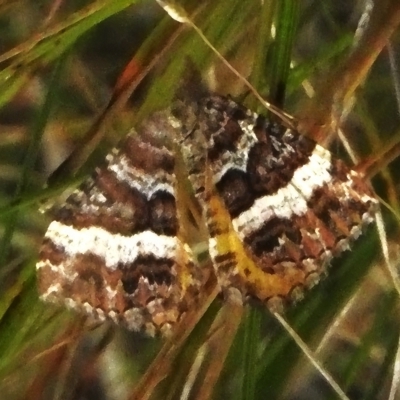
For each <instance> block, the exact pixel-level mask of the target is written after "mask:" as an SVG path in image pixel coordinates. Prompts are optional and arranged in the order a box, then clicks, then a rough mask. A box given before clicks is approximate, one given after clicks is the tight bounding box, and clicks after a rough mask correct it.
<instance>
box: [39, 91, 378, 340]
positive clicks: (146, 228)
mask: <svg viewBox="0 0 400 400" xmlns="http://www.w3.org/2000/svg"><path fill="white" fill-rule="evenodd" d="M139 133H140V136H132V135H130V136H128V137H127V139H126V140H125V141H124V142H123V144H122V146H121V147H119V148H118V149H115V150H114V151H112V152H111V153H110V154H109V155H108V157H107V163H106V165H105V166H104V167H101V168H98V169H97V170H96V171H95V173H94V175H93V176H92V178H90V179H89V180H87V181H86V182H85V183H84V184H83V185H82V186H81V187H80V188H79V189H78V190H77V191H75V192H74V193H73V194H72V195H71V196H70V197H69V198H68V199H67V202H66V203H65V204H64V205H63V206H62V207H60V208H59V209H58V210H56V212H55V220H54V221H53V222H52V223H51V224H50V226H49V229H48V231H47V233H46V235H45V238H44V242H43V246H42V249H41V253H40V261H39V262H38V264H37V269H38V280H39V288H40V292H41V294H42V298H43V299H45V300H49V301H54V302H64V303H65V304H67V305H68V306H69V307H72V308H76V309H81V310H83V311H85V312H87V313H88V314H91V315H93V316H95V317H96V318H98V319H100V320H104V319H105V318H111V319H112V320H114V321H115V322H117V323H122V324H124V325H126V326H127V327H128V328H130V329H133V330H144V331H146V332H147V333H149V334H151V335H154V334H155V333H157V332H160V331H161V332H164V333H167V332H169V331H170V328H171V327H172V326H173V325H174V324H175V323H176V322H177V321H179V320H180V318H181V316H182V315H183V314H184V313H185V312H186V311H187V310H188V309H190V307H191V305H192V304H193V302H194V301H195V299H196V298H198V297H199V294H200V292H201V289H202V287H203V285H204V280H205V277H206V276H207V274H208V273H209V272H210V271H202V270H201V269H200V268H199V267H198V266H197V264H196V263H195V261H194V259H193V256H192V253H191V250H190V248H189V247H188V245H187V242H188V241H190V242H192V239H191V238H187V239H188V240H186V239H185V238H183V236H184V235H183V234H182V229H181V227H180V221H181V220H182V218H180V215H182V213H181V211H179V207H177V197H176V193H177V191H178V190H177V188H178V187H181V186H180V185H177V178H176V174H175V172H177V171H179V172H180V174H181V172H182V171H180V169H179V168H178V169H176V167H175V161H176V159H175V155H174V151H176V150H174V149H173V147H176V149H178V151H179V152H180V158H179V160H181V159H182V160H183V162H184V165H185V166H186V169H187V175H188V178H189V180H190V182H191V184H192V186H193V191H194V194H195V196H196V197H197V199H198V200H199V204H200V205H201V206H202V207H203V210H204V215H205V216H206V219H207V225H208V231H209V236H210V240H209V252H210V256H211V258H212V259H213V262H214V266H215V274H216V276H217V279H218V282H219V285H220V287H221V289H222V290H224V289H227V288H232V287H234V288H237V289H238V290H239V291H240V292H241V293H242V295H243V298H247V297H252V298H256V299H259V300H260V301H261V302H263V303H264V304H266V305H268V306H269V307H271V308H275V309H276V308H277V307H278V308H280V307H281V306H282V305H284V304H285V303H288V302H290V301H291V300H297V299H298V298H299V297H300V296H301V295H302V293H303V289H304V288H308V287H311V286H313V285H314V284H315V283H317V282H318V280H319V278H320V276H321V275H324V273H325V268H326V266H327V265H328V264H329V261H330V260H331V258H332V257H334V256H336V255H338V254H340V253H341V252H342V251H344V250H346V249H347V248H348V247H349V244H350V243H351V242H352V241H353V240H355V239H357V237H358V236H359V235H360V234H361V232H362V229H363V227H364V225H366V224H367V223H369V222H371V221H372V219H373V214H374V211H375V209H376V208H377V201H376V199H375V198H374V197H373V195H372V193H371V191H370V189H369V187H368V186H367V185H366V184H365V183H364V182H363V179H362V177H361V176H359V175H358V174H357V173H356V172H355V171H352V170H350V169H348V168H347V167H346V166H345V165H343V163H342V162H341V161H338V160H335V159H333V158H332V156H331V154H330V153H329V152H328V151H327V150H325V149H323V148H322V147H320V146H319V145H317V144H316V143H315V142H313V141H312V140H309V139H307V138H305V137H304V136H301V135H299V133H298V132H296V131H293V130H291V129H287V128H285V127H284V126H282V125H280V124H276V123H271V122H269V121H268V120H267V119H266V118H264V117H263V116H260V115H257V114H255V113H253V112H251V111H250V110H248V109H246V108H244V107H243V106H241V105H239V104H237V103H235V102H234V101H233V100H231V99H229V98H226V97H221V96H217V95H209V94H207V93H205V91H203V90H202V89H201V88H200V90H198V91H197V92H196V91H190V93H189V92H188V91H186V95H185V96H178V97H177V99H176V101H175V102H174V103H173V104H172V105H171V107H170V108H169V109H168V110H166V111H163V112H161V113H157V114H155V115H153V116H152V117H150V118H149V119H148V120H147V121H145V123H144V124H143V126H142V128H141V131H140V132H139ZM163 135H164V136H166V137H168V138H169V141H168V140H167V142H174V145H173V146H165V140H163ZM178 192H179V191H178ZM178 197H179V196H178Z"/></svg>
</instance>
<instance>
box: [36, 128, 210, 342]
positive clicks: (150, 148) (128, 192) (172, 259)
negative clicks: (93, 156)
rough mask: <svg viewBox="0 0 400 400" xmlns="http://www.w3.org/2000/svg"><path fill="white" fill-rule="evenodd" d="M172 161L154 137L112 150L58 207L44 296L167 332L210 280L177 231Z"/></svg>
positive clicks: (48, 242) (48, 243) (44, 265)
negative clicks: (104, 160) (196, 263)
mask: <svg viewBox="0 0 400 400" xmlns="http://www.w3.org/2000/svg"><path fill="white" fill-rule="evenodd" d="M174 168H175V157H174V155H173V153H172V152H171V151H170V150H168V149H167V148H166V147H165V146H164V145H163V144H162V143H161V141H160V140H159V138H157V137H156V136H153V137H152V136H151V135H148V134H146V135H143V137H141V138H140V139H139V138H138V137H137V136H133V135H129V136H128V137H127V138H126V139H125V141H124V142H123V144H122V145H121V146H120V147H119V148H118V149H114V150H113V151H112V152H111V153H110V154H109V155H108V156H107V162H106V165H105V166H103V167H101V168H98V169H96V171H95V173H94V174H93V176H92V177H91V178H90V179H88V180H87V181H86V182H84V183H83V185H81V187H80V188H79V189H78V190H76V191H75V192H74V193H73V194H72V195H71V196H70V197H69V198H68V199H67V201H66V203H65V204H64V205H63V206H62V207H61V208H59V209H58V210H56V211H55V219H54V221H53V222H52V223H51V224H50V226H49V228H48V230H47V233H46V235H45V238H44V241H43V245H42V248H41V252H40V261H39V262H38V264H37V269H38V282H39V290H40V292H41V297H42V298H43V299H44V300H48V301H53V302H63V303H65V304H66V305H67V306H69V307H71V308H74V309H79V310H82V311H84V312H86V313H88V314H89V315H92V316H94V317H95V318H96V319H99V320H104V319H106V318H110V319H112V320H114V321H115V322H116V323H121V324H123V325H125V326H126V327H128V328H129V329H133V330H143V331H146V332H147V333H148V334H150V335H154V334H155V333H157V332H160V331H161V332H163V333H168V332H169V330H170V328H171V326H172V325H173V324H175V323H176V322H177V321H178V320H179V319H180V318H181V315H182V314H184V313H185V312H186V311H187V310H188V309H189V307H190V305H191V301H192V299H193V298H196V296H197V295H198V293H199V290H200V289H201V287H202V285H203V283H204V282H203V276H202V274H201V273H200V271H199V269H198V267H197V266H196V265H195V263H194V261H193V258H192V254H191V250H190V248H189V247H188V246H187V244H186V243H184V241H183V240H182V238H180V235H179V218H178V213H177V209H176V208H177V207H176V198H175V184H176V182H175V174H174Z"/></svg>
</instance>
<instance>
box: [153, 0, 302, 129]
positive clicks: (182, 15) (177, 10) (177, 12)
mask: <svg viewBox="0 0 400 400" xmlns="http://www.w3.org/2000/svg"><path fill="white" fill-rule="evenodd" d="M156 1H157V3H158V4H159V5H160V6H161V7H162V8H163V9H164V10H165V11H166V12H167V13H168V14H169V16H170V17H171V18H173V19H174V20H175V21H178V22H180V23H182V24H187V25H189V26H191V27H192V28H193V29H194V30H195V31H196V33H197V34H198V35H199V36H200V37H201V39H202V40H203V41H204V42H205V43H206V44H207V46H208V47H210V49H211V50H212V51H213V52H214V53H215V54H216V56H217V57H218V58H219V59H220V60H221V61H222V62H223V63H224V64H225V65H226V66H227V67H228V68H229V70H230V71H231V72H233V74H235V75H236V76H237V77H238V78H239V80H241V81H242V82H243V83H244V84H245V85H246V86H247V87H248V88H249V89H250V91H251V92H252V93H253V95H254V96H255V97H256V98H257V99H258V100H259V101H260V103H261V104H262V105H263V106H264V107H265V108H266V109H267V110H269V111H270V112H272V113H273V114H275V115H276V116H277V117H278V118H280V119H281V120H282V121H283V122H284V123H285V124H286V125H287V127H288V128H291V129H296V126H297V122H296V119H295V118H293V117H292V116H291V115H289V114H287V113H285V112H284V111H282V110H281V109H280V108H278V107H276V106H274V105H273V104H271V103H270V102H269V101H267V100H265V99H263V98H262V96H260V94H259V93H258V91H257V90H256V88H255V87H254V86H253V85H252V84H251V83H250V82H249V81H248V80H247V79H246V78H245V77H244V76H243V75H241V74H240V73H239V72H238V71H237V70H236V69H235V68H234V67H233V66H232V65H231V64H230V63H229V62H228V61H227V60H226V59H225V57H224V56H223V55H222V54H221V53H220V52H219V51H218V50H217V49H216V48H215V47H214V46H213V44H212V43H211V42H210V41H209V40H208V39H207V37H206V36H205V35H204V33H203V32H202V31H201V29H200V28H199V27H198V26H197V25H195V23H194V22H193V21H192V20H191V19H190V17H189V16H188V15H187V13H186V11H185V10H184V9H183V8H182V7H180V6H178V5H175V4H171V3H168V2H166V1H164V0H156Z"/></svg>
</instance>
